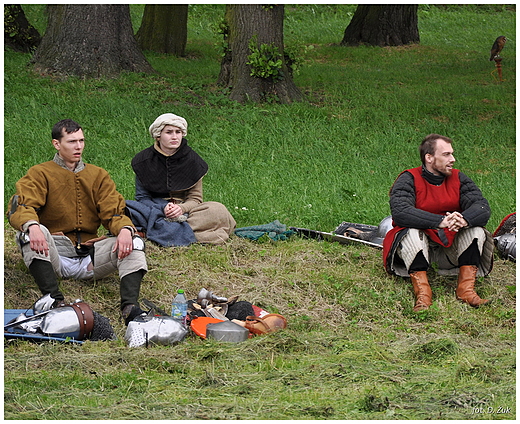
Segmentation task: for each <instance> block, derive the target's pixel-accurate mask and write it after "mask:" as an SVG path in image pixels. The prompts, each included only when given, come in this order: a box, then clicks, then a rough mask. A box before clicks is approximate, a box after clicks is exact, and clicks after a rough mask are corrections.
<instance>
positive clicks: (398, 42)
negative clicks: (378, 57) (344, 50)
mask: <svg viewBox="0 0 520 424" xmlns="http://www.w3.org/2000/svg"><path fill="white" fill-rule="evenodd" d="M417 9H418V6H417V5H413V4H410V5H382V6H375V5H359V6H358V7H357V9H356V12H355V13H354V16H353V17H352V20H351V21H350V24H349V25H348V26H347V28H346V29H345V34H344V36H343V40H342V41H341V43H340V44H341V45H343V46H358V45H360V44H368V45H371V46H380V47H383V46H402V45H405V44H412V43H418V42H419V27H418V23H417V22H418V19H417Z"/></svg>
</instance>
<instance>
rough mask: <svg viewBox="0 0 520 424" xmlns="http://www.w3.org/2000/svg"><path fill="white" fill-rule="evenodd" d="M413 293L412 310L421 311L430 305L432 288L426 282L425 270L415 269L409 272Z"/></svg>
mask: <svg viewBox="0 0 520 424" xmlns="http://www.w3.org/2000/svg"><path fill="white" fill-rule="evenodd" d="M410 279H411V280H412V284H413V291H414V293H415V306H414V307H413V311H414V312H419V311H423V310H425V309H428V308H429V307H430V306H431V305H432V289H431V287H430V284H429V283H428V276H427V274H426V271H417V272H413V273H411V274H410Z"/></svg>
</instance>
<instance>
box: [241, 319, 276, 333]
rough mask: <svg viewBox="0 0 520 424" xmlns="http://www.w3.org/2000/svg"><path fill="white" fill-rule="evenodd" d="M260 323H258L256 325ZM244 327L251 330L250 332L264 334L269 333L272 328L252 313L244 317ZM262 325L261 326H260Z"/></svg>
mask: <svg viewBox="0 0 520 424" xmlns="http://www.w3.org/2000/svg"><path fill="white" fill-rule="evenodd" d="M258 324H260V325H258ZM245 327H246V328H247V329H248V330H249V331H251V333H255V334H264V333H270V332H271V331H272V330H271V328H270V327H269V325H268V324H267V323H266V322H265V321H264V320H263V319H262V318H260V317H255V316H253V315H249V316H248V317H246V325H245ZM262 327H263V328H262Z"/></svg>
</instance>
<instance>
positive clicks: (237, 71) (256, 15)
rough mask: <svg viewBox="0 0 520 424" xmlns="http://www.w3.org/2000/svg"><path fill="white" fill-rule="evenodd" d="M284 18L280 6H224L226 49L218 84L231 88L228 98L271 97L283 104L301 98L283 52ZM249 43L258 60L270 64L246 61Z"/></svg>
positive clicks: (240, 99) (249, 58)
mask: <svg viewBox="0 0 520 424" xmlns="http://www.w3.org/2000/svg"><path fill="white" fill-rule="evenodd" d="M283 18H284V6H283V5H277V6H271V5H256V4H252V5H242V4H232V5H228V6H227V8H226V17H225V21H226V24H227V32H226V34H225V41H227V51H226V55H225V57H224V59H223V60H222V63H221V72H220V75H219V79H218V83H219V84H221V85H224V86H226V87H229V88H230V89H231V91H230V95H229V97H230V99H232V100H236V101H238V102H240V103H244V102H246V101H252V102H256V103H258V102H262V101H266V100H274V101H276V102H279V103H282V104H288V103H292V102H293V101H298V100H301V98H302V94H301V92H300V90H299V89H298V88H297V87H296V85H295V84H294V82H293V80H292V77H291V75H290V72H289V69H288V67H287V64H286V62H285V57H284V54H283V52H284V44H283ZM251 46H253V47H254V49H255V50H256V53H257V58H258V59H259V61H263V60H269V59H270V60H271V64H266V65H265V66H264V67H262V66H260V67H255V66H252V65H251V64H248V63H247V62H250V61H251V57H250V56H251V55H252V53H253V51H252V50H251V48H250V47H251ZM262 63H264V62H262ZM265 63H267V62H265ZM252 73H253V74H254V75H251V74H252ZM260 75H262V76H260Z"/></svg>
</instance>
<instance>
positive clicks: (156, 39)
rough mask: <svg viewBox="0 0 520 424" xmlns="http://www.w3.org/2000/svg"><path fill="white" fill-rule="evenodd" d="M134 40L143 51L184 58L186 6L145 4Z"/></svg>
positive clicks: (186, 28)
mask: <svg viewBox="0 0 520 424" xmlns="http://www.w3.org/2000/svg"><path fill="white" fill-rule="evenodd" d="M136 39H137V43H138V44H139V47H141V49H143V50H152V51H154V52H158V53H171V54H173V55H175V56H184V54H185V53H186V42H187V39H188V5H187V4H168V5H163V4H147V5H146V6H145V8H144V13H143V20H142V23H141V27H140V28H139V31H137V34H136Z"/></svg>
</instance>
